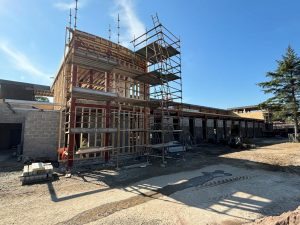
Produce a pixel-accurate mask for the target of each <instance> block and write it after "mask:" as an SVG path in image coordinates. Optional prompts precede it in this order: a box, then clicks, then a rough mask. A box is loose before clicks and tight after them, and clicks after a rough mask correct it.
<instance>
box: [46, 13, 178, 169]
mask: <svg viewBox="0 0 300 225" xmlns="http://www.w3.org/2000/svg"><path fill="white" fill-rule="evenodd" d="M152 20H153V25H154V28H152V29H151V30H149V31H147V32H146V33H145V34H143V35H141V36H140V37H138V38H136V39H134V40H133V42H132V43H133V48H134V50H133V51H132V50H130V49H128V48H125V47H123V46H121V45H120V44H116V43H114V42H111V41H109V40H106V39H104V38H101V37H98V36H95V35H92V34H89V33H86V32H83V31H80V30H78V29H76V28H74V29H72V28H71V27H67V28H66V34H69V38H67V35H66V40H65V53H64V60H63V62H62V65H61V67H60V69H59V72H58V74H57V76H56V78H55V80H54V82H53V85H52V87H51V91H53V93H54V102H55V103H58V104H59V105H60V106H56V109H58V110H60V133H59V146H58V148H59V160H60V161H63V162H67V166H68V168H71V167H72V166H73V162H74V161H77V160H88V159H96V160H99V161H101V162H108V161H110V160H115V162H116V165H117V167H118V163H119V159H120V158H126V157H133V156H136V157H137V156H144V155H147V156H158V155H155V154H154V152H153V149H156V150H158V151H159V152H160V156H159V157H162V160H163V162H164V160H165V150H166V147H168V146H170V143H171V142H172V141H174V140H177V141H183V138H182V135H181V134H180V132H181V130H180V124H179V123H180V121H181V119H180V116H181V104H182V84H181V80H182V79H181V57H180V40H179V39H178V38H177V37H176V36H174V35H173V34H172V33H171V32H170V31H168V30H167V29H166V28H165V27H164V26H163V25H162V24H161V23H160V22H159V19H158V17H157V15H156V16H154V17H152ZM170 121H172V122H170Z"/></svg>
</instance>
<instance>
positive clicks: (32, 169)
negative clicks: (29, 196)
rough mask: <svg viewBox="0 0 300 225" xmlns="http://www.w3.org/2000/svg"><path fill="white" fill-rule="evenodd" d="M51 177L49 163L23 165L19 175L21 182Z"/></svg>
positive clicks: (45, 179) (25, 182) (50, 165)
mask: <svg viewBox="0 0 300 225" xmlns="http://www.w3.org/2000/svg"><path fill="white" fill-rule="evenodd" d="M52 177H53V166H52V164H51V163H42V162H38V163H32V164H31V165H25V166H24V169H23V174H22V176H21V182H22V184H27V183H34V182H38V181H47V180H51V179H52Z"/></svg>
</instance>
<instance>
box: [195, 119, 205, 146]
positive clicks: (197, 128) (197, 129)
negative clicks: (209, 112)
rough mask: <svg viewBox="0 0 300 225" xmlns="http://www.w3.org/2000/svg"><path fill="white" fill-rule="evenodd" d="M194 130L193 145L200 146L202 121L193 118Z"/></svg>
mask: <svg viewBox="0 0 300 225" xmlns="http://www.w3.org/2000/svg"><path fill="white" fill-rule="evenodd" d="M194 123H195V129H194V138H195V143H196V144H200V143H201V141H202V140H203V128H202V119H201V118H195V120H194Z"/></svg>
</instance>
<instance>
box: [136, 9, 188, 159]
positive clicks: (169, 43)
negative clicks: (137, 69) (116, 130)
mask: <svg viewBox="0 0 300 225" xmlns="http://www.w3.org/2000/svg"><path fill="white" fill-rule="evenodd" d="M152 22H153V28H152V29H150V30H149V31H147V32H146V33H144V34H143V35H141V36H139V37H137V38H135V39H134V40H133V41H132V43H133V45H134V49H138V50H135V53H136V54H138V55H140V56H142V57H144V59H145V60H146V61H147V75H144V77H143V76H141V78H140V79H144V80H147V79H148V81H150V80H151V77H153V76H155V77H156V78H157V79H158V82H152V83H151V82H149V83H150V93H149V94H150V98H151V100H156V101H159V102H160V106H159V108H152V118H151V120H150V124H149V127H150V129H151V132H150V134H151V145H150V146H149V148H148V149H149V150H150V152H152V153H153V151H152V150H153V149H155V148H157V149H160V150H161V157H162V161H163V163H165V153H166V149H167V148H168V147H172V146H173V145H174V143H172V141H174V140H177V141H181V144H183V143H182V142H183V141H182V140H183V139H182V134H181V132H182V130H180V128H181V127H182V126H181V124H180V123H181V118H182V77H181V49H180V39H179V38H178V37H176V36H175V35H174V34H173V33H172V32H170V31H169V30H168V29H167V28H166V27H165V26H163V25H162V24H161V23H160V21H159V18H158V15H157V14H156V15H155V16H152ZM175 121H176V122H175ZM182 149H183V151H184V150H185V147H184V146H183V145H182ZM152 153H150V154H151V155H152V156H155V157H157V155H153V154H152ZM159 157H160V156H159Z"/></svg>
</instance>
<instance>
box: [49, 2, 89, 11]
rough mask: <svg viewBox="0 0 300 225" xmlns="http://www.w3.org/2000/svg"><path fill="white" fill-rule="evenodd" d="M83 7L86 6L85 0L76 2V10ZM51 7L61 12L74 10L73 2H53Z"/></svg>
mask: <svg viewBox="0 0 300 225" xmlns="http://www.w3.org/2000/svg"><path fill="white" fill-rule="evenodd" d="M85 5H86V0H78V4H77V7H78V8H81V7H83V6H85ZM53 6H54V7H55V8H57V9H59V10H62V11H66V10H70V9H75V0H69V1H58V2H55V3H54V5H53Z"/></svg>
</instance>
